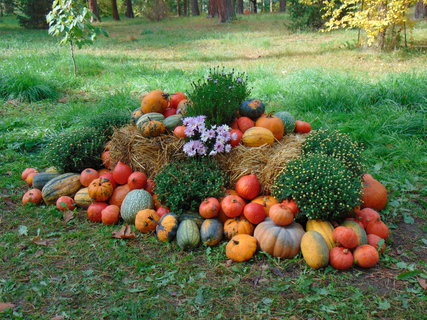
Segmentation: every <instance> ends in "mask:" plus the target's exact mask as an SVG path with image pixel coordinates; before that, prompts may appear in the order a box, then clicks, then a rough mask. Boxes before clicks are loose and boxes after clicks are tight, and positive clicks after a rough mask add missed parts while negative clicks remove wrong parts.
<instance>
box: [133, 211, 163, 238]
mask: <svg viewBox="0 0 427 320" xmlns="http://www.w3.org/2000/svg"><path fill="white" fill-rule="evenodd" d="M159 220H160V217H159V215H158V214H157V212H156V211H154V210H153V209H144V210H141V211H138V213H137V214H136V216H135V227H136V229H137V230H138V231H140V232H142V233H149V232H152V231H154V230H156V226H157V222H158V221H159Z"/></svg>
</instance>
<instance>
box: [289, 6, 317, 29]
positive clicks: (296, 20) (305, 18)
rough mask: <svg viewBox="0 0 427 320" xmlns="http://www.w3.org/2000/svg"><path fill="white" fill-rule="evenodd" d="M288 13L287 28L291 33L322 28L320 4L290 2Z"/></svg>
mask: <svg viewBox="0 0 427 320" xmlns="http://www.w3.org/2000/svg"><path fill="white" fill-rule="evenodd" d="M288 12H289V18H290V23H289V25H288V27H289V29H291V30H292V31H298V30H317V29H320V28H321V27H322V26H323V23H324V21H323V18H322V15H323V12H322V5H321V4H313V5H307V4H304V3H301V2H300V1H299V0H290V3H289V6H288Z"/></svg>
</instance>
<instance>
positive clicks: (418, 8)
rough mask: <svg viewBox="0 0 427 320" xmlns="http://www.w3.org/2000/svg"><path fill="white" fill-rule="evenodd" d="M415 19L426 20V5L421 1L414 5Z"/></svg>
mask: <svg viewBox="0 0 427 320" xmlns="http://www.w3.org/2000/svg"><path fill="white" fill-rule="evenodd" d="M414 18H415V19H423V18H427V3H424V2H423V0H420V1H418V2H417V4H416V5H415V14H414Z"/></svg>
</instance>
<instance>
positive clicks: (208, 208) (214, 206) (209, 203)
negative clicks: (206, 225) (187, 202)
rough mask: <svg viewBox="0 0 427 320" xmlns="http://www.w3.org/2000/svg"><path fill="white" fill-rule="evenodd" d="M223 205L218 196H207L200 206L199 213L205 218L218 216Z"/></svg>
mask: <svg viewBox="0 0 427 320" xmlns="http://www.w3.org/2000/svg"><path fill="white" fill-rule="evenodd" d="M220 208H221V205H220V203H219V201H218V200H217V199H216V198H212V197H211V198H207V199H205V200H203V201H202V203H201V204H200V206H199V213H200V215H201V216H202V217H203V218H205V219H210V218H213V217H216V216H217V215H218V213H219V209H220Z"/></svg>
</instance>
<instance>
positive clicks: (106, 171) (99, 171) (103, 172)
mask: <svg viewBox="0 0 427 320" xmlns="http://www.w3.org/2000/svg"><path fill="white" fill-rule="evenodd" d="M105 173H111V171H110V170H109V169H106V168H102V169H99V170H98V174H99V177H100V176H102V175H103V174H105Z"/></svg>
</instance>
